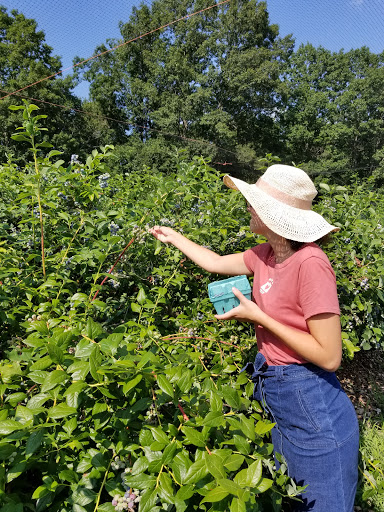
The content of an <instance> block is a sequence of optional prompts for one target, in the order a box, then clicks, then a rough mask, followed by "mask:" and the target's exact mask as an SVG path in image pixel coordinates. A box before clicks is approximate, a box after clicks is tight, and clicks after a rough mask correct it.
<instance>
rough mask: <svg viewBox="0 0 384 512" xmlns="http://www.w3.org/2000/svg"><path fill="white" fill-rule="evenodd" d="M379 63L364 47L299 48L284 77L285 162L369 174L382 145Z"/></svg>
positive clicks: (381, 72) (383, 98)
mask: <svg viewBox="0 0 384 512" xmlns="http://www.w3.org/2000/svg"><path fill="white" fill-rule="evenodd" d="M383 64H384V62H383V54H382V55H376V54H373V53H371V52H370V51H369V49H368V48H365V47H363V48H360V49H357V50H351V51H349V52H344V51H343V50H341V51H340V52H337V53H333V52H330V51H329V50H326V49H324V48H322V47H319V48H315V47H313V46H312V45H310V44H307V45H302V46H300V48H299V49H298V50H297V52H295V54H293V55H292V57H291V59H290V61H289V68H288V70H287V72H286V73H285V74H284V80H285V81H286V84H287V88H288V91H289V95H288V98H287V104H286V109H285V113H284V114H283V116H282V117H283V123H282V126H283V137H284V139H285V141H286V145H287V158H288V159H292V160H294V161H295V162H296V163H299V162H307V163H308V167H309V168H313V169H314V170H318V171H321V172H327V171H328V172H329V173H334V172H337V173H342V174H341V175H343V171H346V173H349V174H351V171H352V172H358V173H359V174H360V175H367V174H371V172H372V170H373V168H374V166H375V165H376V163H375V160H374V155H375V153H376V151H378V150H379V149H380V148H381V147H382V146H383V143H384V120H383V108H384V107H383V105H384V91H383V89H382V87H381V84H382V83H383V79H384V68H383ZM343 179H344V177H343Z"/></svg>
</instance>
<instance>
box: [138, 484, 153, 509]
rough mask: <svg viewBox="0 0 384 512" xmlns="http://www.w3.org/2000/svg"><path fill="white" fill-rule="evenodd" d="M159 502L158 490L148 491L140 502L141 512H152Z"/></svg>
mask: <svg viewBox="0 0 384 512" xmlns="http://www.w3.org/2000/svg"><path fill="white" fill-rule="evenodd" d="M156 500H157V490H156V489H154V490H152V489H148V490H147V491H145V493H144V494H143V495H142V497H141V500H140V512H152V511H153V508H154V506H155V505H156Z"/></svg>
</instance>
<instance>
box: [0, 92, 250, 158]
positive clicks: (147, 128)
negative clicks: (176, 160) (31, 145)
mask: <svg viewBox="0 0 384 512" xmlns="http://www.w3.org/2000/svg"><path fill="white" fill-rule="evenodd" d="M0 91H1V92H2V93H6V92H7V91H5V90H4V89H0ZM13 96H17V97H18V98H22V99H26V100H29V101H36V102H38V103H44V104H45V105H50V106H52V107H57V108H62V109H65V110H70V111H73V112H77V113H79V114H84V115H87V116H90V117H94V118H97V119H104V120H106V121H113V122H116V123H120V124H125V125H128V126H133V127H135V128H142V129H145V130H148V131H152V132H156V133H159V134H160V135H163V136H166V137H173V138H177V139H181V140H185V141H187V142H195V143H198V144H202V145H206V146H210V147H211V148H212V147H214V148H216V149H220V150H222V151H225V152H226V153H228V154H232V155H236V153H235V152H234V151H231V150H230V149H227V148H223V147H222V146H218V145H217V144H216V143H214V142H210V141H206V140H203V139H194V138H192V137H185V136H184V135H177V134H175V133H169V132H165V131H163V130H159V129H157V128H149V127H147V126H143V125H140V124H137V123H133V122H131V121H125V120H123V119H116V118H114V117H110V116H104V115H101V114H95V113H93V112H87V111H86V110H82V109H79V108H75V107H72V106H68V105H60V104H59V103H52V102H51V101H46V100H41V99H38V98H32V97H30V96H24V95H21V94H18V93H13ZM215 163H216V164H219V165H224V166H225V165H234V163H233V162H223V163H222V162H215ZM239 164H242V165H249V163H248V162H236V165H239Z"/></svg>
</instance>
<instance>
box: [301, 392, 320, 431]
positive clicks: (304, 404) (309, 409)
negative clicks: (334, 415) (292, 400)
mask: <svg viewBox="0 0 384 512" xmlns="http://www.w3.org/2000/svg"><path fill="white" fill-rule="evenodd" d="M296 396H297V401H298V404H299V406H300V408H301V411H302V413H303V414H304V416H305V417H306V418H307V420H308V422H309V424H310V425H311V426H312V427H313V429H314V430H315V431H316V432H320V430H321V426H320V424H319V422H318V421H317V420H316V412H315V409H316V406H315V407H313V406H311V402H310V400H308V399H307V397H306V395H305V393H304V392H303V390H302V389H300V388H298V389H296Z"/></svg>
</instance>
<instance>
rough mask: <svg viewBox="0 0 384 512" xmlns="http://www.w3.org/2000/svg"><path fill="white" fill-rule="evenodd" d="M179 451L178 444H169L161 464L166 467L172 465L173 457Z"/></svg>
mask: <svg viewBox="0 0 384 512" xmlns="http://www.w3.org/2000/svg"><path fill="white" fill-rule="evenodd" d="M176 450H177V444H176V443H175V442H173V443H171V444H169V445H168V446H167V447H166V448H165V449H164V452H163V456H162V458H161V463H162V464H164V466H166V465H168V464H170V463H171V462H172V460H173V457H174V455H175V453H176Z"/></svg>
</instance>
